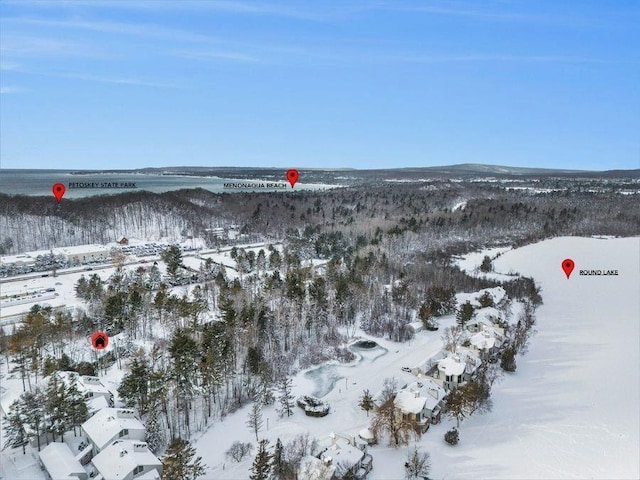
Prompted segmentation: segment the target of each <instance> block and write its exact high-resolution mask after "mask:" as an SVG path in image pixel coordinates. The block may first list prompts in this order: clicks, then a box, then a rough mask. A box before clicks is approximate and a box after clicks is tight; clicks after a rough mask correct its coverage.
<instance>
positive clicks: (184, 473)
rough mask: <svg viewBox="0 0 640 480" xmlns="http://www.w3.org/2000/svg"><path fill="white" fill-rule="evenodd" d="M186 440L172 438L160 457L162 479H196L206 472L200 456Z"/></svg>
mask: <svg viewBox="0 0 640 480" xmlns="http://www.w3.org/2000/svg"><path fill="white" fill-rule="evenodd" d="M195 455H196V449H195V448H193V447H192V446H191V443H189V441H188V440H183V439H182V438H176V439H174V440H173V441H172V442H171V444H170V445H169V448H167V452H166V454H165V456H164V457H163V458H162V480H178V479H179V480H196V479H197V478H198V477H201V476H202V475H204V474H205V472H206V466H205V465H203V464H202V457H196V456H195Z"/></svg>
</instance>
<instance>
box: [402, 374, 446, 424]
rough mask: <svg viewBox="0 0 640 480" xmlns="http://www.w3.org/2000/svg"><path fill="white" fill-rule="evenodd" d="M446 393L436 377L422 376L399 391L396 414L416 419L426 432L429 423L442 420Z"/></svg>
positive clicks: (411, 419)
mask: <svg viewBox="0 0 640 480" xmlns="http://www.w3.org/2000/svg"><path fill="white" fill-rule="evenodd" d="M446 395H447V393H446V391H445V390H444V388H442V387H441V386H440V385H439V384H438V383H437V382H436V381H435V380H434V379H432V378H430V377H421V378H420V379H419V380H417V381H415V382H413V383H410V384H409V385H407V386H406V387H404V388H403V389H401V390H400V391H398V393H397V394H396V398H395V400H394V406H395V409H396V414H397V415H398V416H400V417H402V418H404V419H405V420H410V421H415V422H416V423H417V424H418V425H419V426H420V427H421V428H422V431H423V432H424V431H426V430H427V429H428V428H429V424H432V423H433V424H435V423H438V422H439V421H440V414H441V412H442V408H443V407H444V398H445V396H446Z"/></svg>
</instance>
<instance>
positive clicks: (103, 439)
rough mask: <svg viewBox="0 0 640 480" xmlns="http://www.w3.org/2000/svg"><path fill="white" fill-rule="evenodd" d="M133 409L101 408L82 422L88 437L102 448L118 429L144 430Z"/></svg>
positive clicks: (116, 433)
mask: <svg viewBox="0 0 640 480" xmlns="http://www.w3.org/2000/svg"><path fill="white" fill-rule="evenodd" d="M134 415H135V411H134V410H133V409H129V408H103V409H102V410H100V411H98V412H96V414H95V415H94V416H93V417H91V418H90V419H89V420H87V421H86V422H84V423H83V424H82V429H83V430H84V431H85V433H86V434H87V435H88V436H89V439H90V440H91V441H92V442H93V443H95V444H96V446H97V447H98V449H100V450H102V449H103V448H104V447H106V446H107V445H108V443H109V442H110V441H111V440H112V439H113V438H114V437H115V436H116V435H118V433H119V432H120V430H124V429H128V430H144V429H145V428H144V425H143V424H142V422H141V421H140V420H138V419H137V418H135V416H134Z"/></svg>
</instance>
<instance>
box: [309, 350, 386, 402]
mask: <svg viewBox="0 0 640 480" xmlns="http://www.w3.org/2000/svg"><path fill="white" fill-rule="evenodd" d="M349 350H351V351H352V352H353V353H355V354H356V356H357V357H358V359H357V360H356V361H355V362H352V363H349V364H342V363H335V362H330V363H326V364H324V365H321V366H319V367H316V368H314V369H313V370H309V371H308V372H307V373H305V374H304V376H305V377H306V378H308V379H309V380H311V381H312V382H313V384H314V390H313V392H312V393H311V395H313V396H314V397H318V398H322V397H324V396H325V395H327V394H328V393H329V392H330V391H331V390H333V387H335V385H336V383H337V382H338V380H340V379H343V378H347V377H348V376H349V375H350V373H349V372H350V371H351V369H353V368H355V367H358V366H361V364H362V363H363V362H365V363H367V364H369V363H373V362H375V361H376V360H377V359H378V358H380V357H382V356H383V355H386V354H387V353H388V352H389V351H388V350H387V349H386V348H384V347H381V346H380V345H378V344H377V343H375V342H370V341H362V340H361V341H359V342H356V343H354V344H352V345H350V346H349ZM343 383H344V382H343Z"/></svg>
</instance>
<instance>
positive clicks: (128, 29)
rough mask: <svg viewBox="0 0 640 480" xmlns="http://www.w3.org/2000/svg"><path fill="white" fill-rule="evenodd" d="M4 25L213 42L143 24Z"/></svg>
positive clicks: (31, 21) (24, 21) (28, 21)
mask: <svg viewBox="0 0 640 480" xmlns="http://www.w3.org/2000/svg"><path fill="white" fill-rule="evenodd" d="M3 23H6V24H19V25H34V26H41V27H53V28H60V29H78V30H89V31H93V32H103V33H116V34H118V35H137V36H144V37H152V38H164V39H173V40H182V41H194V42H202V41H209V42H211V41H215V40H216V39H215V38H213V37H210V36H207V35H199V34H195V33H190V32H185V31H183V30H177V29H173V28H165V27H161V26H158V25H153V24H145V23H136V24H134V23H124V22H104V21H89V20H51V19H42V18H22V17H10V18H5V19H3Z"/></svg>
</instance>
